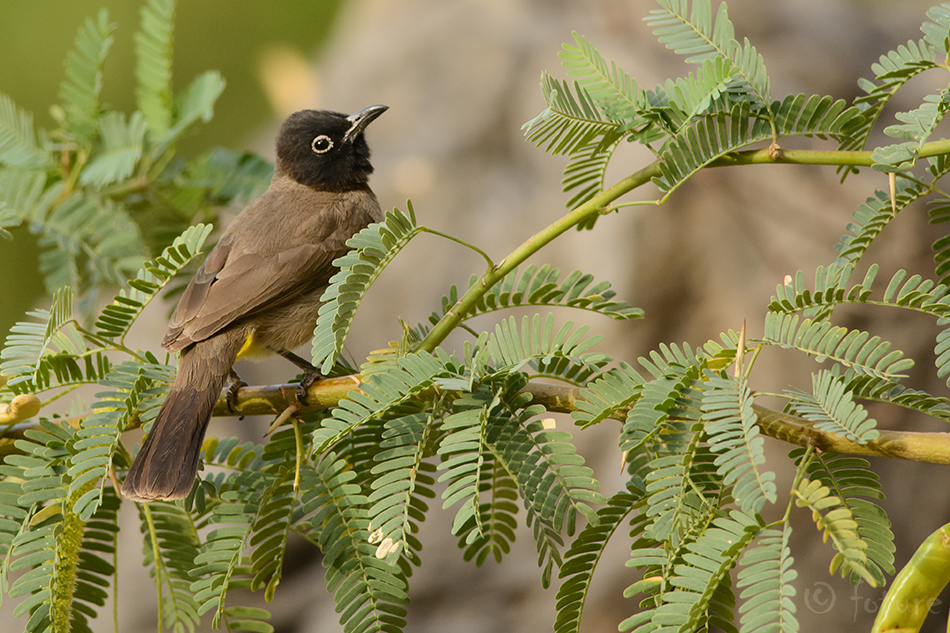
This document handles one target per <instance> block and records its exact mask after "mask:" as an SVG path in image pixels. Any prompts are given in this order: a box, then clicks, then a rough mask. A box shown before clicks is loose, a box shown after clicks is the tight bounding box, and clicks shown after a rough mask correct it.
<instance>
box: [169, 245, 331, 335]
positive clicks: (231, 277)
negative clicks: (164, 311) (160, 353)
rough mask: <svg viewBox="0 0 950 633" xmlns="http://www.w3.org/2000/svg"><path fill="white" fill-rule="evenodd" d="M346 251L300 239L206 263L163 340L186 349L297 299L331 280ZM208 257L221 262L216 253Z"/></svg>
mask: <svg viewBox="0 0 950 633" xmlns="http://www.w3.org/2000/svg"><path fill="white" fill-rule="evenodd" d="M216 250H217V249H216ZM340 254H341V253H339V252H337V251H335V250H334V251H332V252H331V251H330V250H329V249H328V248H327V245H325V244H300V245H297V246H294V247H290V248H288V249H286V250H283V251H280V252H279V253H273V254H268V255H262V254H260V253H245V254H243V255H238V256H237V257H232V258H230V259H227V260H226V262H227V263H226V265H224V266H223V267H222V268H221V269H220V270H217V271H216V272H212V270H213V268H211V267H205V266H202V268H201V269H200V270H199V271H198V274H196V275H195V277H194V278H193V279H192V281H191V283H189V284H188V288H187V289H186V290H185V294H184V295H182V298H181V302H180V303H179V304H178V309H177V310H176V311H175V314H174V316H173V317H172V319H171V322H170V323H169V326H168V333H167V334H166V335H165V339H164V340H163V341H162V345H163V346H164V347H165V348H166V349H168V350H172V351H176V350H181V349H183V348H185V347H187V346H188V345H190V344H191V343H194V342H195V341H202V340H204V339H206V338H208V337H209V336H212V335H214V334H216V333H217V332H219V331H220V330H222V329H223V328H225V327H227V326H228V325H230V324H231V323H233V322H235V321H236V320H238V319H241V318H244V317H249V316H252V315H254V314H256V313H258V312H259V311H261V310H264V309H266V308H267V307H276V306H279V305H284V304H286V303H288V302H290V301H293V300H294V299H295V298H296V297H299V296H300V295H301V294H303V293H305V292H307V291H309V290H312V289H314V288H317V287H319V286H321V285H323V284H325V283H326V282H327V281H328V280H329V278H330V277H331V275H332V274H333V272H334V270H335V269H334V268H333V266H332V262H333V260H334V259H336V258H337V257H338V256H339V255H340ZM211 255H215V253H214V252H212V254H211ZM208 260H209V262H211V263H212V264H214V263H217V262H215V261H212V257H211V256H210V255H209V257H208Z"/></svg>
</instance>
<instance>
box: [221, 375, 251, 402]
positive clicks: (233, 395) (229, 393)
mask: <svg viewBox="0 0 950 633" xmlns="http://www.w3.org/2000/svg"><path fill="white" fill-rule="evenodd" d="M246 386H247V383H246V382H244V381H243V380H241V377H240V376H238V375H237V372H236V371H234V370H233V369H232V370H231V371H230V372H228V379H227V381H226V382H225V383H224V387H225V390H226V393H225V398H224V399H225V402H227V403H228V411H230V412H231V413H235V412H236V411H237V405H238V391H239V390H240V389H241V387H246Z"/></svg>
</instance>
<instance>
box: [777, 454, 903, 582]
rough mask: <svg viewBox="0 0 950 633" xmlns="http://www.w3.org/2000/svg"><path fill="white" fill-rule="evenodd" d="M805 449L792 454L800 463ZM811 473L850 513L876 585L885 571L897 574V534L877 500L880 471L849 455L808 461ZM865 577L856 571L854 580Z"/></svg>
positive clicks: (880, 497)
mask: <svg viewBox="0 0 950 633" xmlns="http://www.w3.org/2000/svg"><path fill="white" fill-rule="evenodd" d="M803 454H804V449H795V450H793V451H792V452H791V453H790V457H792V458H793V459H794V460H796V463H801V458H802V455H803ZM808 475H809V477H811V478H812V479H813V480H814V481H820V482H821V483H822V484H824V485H825V486H827V487H828V489H829V490H830V491H832V492H833V493H834V494H835V495H836V496H837V498H838V499H839V500H840V503H841V505H842V507H844V508H847V509H848V510H849V511H850V512H851V516H852V518H853V520H854V522H855V523H856V526H857V529H856V532H857V534H858V536H859V537H860V538H861V539H862V540H863V541H864V542H865V543H866V545H867V547H866V549H865V550H864V553H865V555H866V557H867V561H866V563H865V568H866V570H867V572H868V574H869V575H870V576H871V577H873V579H874V582H875V583H877V586H882V585H883V584H884V581H885V577H884V574H893V573H894V551H895V549H896V547H895V545H894V534H893V533H892V532H891V522H890V520H889V519H888V518H887V514H886V513H885V512H884V510H883V509H881V507H880V506H879V505H878V504H877V503H876V501H881V500H883V499H884V493H883V492H882V491H881V484H880V481H879V480H878V476H877V474H875V473H874V471H872V470H870V468H869V464H868V461H867V460H866V459H862V458H860V457H851V456H847V455H822V456H820V457H817V458H815V459H814V460H813V461H811V463H809V464H808ZM862 578H864V576H863V575H862V574H861V573H860V572H857V571H853V572H852V575H851V582H852V583H854V584H857V582H858V580H859V579H862Z"/></svg>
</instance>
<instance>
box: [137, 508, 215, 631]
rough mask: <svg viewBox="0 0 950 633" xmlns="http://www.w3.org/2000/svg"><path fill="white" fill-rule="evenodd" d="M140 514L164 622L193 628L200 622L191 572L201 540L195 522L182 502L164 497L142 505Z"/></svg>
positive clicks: (146, 558)
mask: <svg viewBox="0 0 950 633" xmlns="http://www.w3.org/2000/svg"><path fill="white" fill-rule="evenodd" d="M139 518H140V522H141V529H142V536H143V543H142V554H143V558H144V561H145V564H146V565H147V566H149V567H150V568H151V574H152V577H153V578H154V579H155V584H156V587H157V589H158V595H159V605H160V607H159V618H160V623H161V624H162V625H164V626H163V628H171V629H173V630H175V629H188V630H191V628H192V627H194V626H195V625H196V624H198V622H199V616H198V604H197V603H196V602H195V599H194V595H193V594H192V592H191V583H192V580H193V579H192V578H191V576H190V572H191V570H192V566H193V565H194V561H195V558H196V557H197V555H198V548H199V544H200V541H199V538H198V533H197V531H196V530H195V525H194V523H193V522H192V519H191V517H190V516H189V515H188V513H187V512H185V511H184V510H183V509H182V508H181V507H180V506H178V505H175V504H172V503H166V502H161V501H153V502H151V503H148V504H142V505H141V506H139Z"/></svg>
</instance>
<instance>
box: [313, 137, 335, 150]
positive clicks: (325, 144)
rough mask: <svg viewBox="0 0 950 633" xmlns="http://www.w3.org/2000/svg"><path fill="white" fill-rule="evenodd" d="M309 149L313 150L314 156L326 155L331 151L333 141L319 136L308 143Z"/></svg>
mask: <svg viewBox="0 0 950 633" xmlns="http://www.w3.org/2000/svg"><path fill="white" fill-rule="evenodd" d="M310 149H312V150H313V153H314V154H326V153H327V152H329V151H330V150H331V149H333V141H331V140H330V137H329V136H327V135H326V134H321V135H320V136H318V137H317V138H315V139H313V142H312V143H310Z"/></svg>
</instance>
